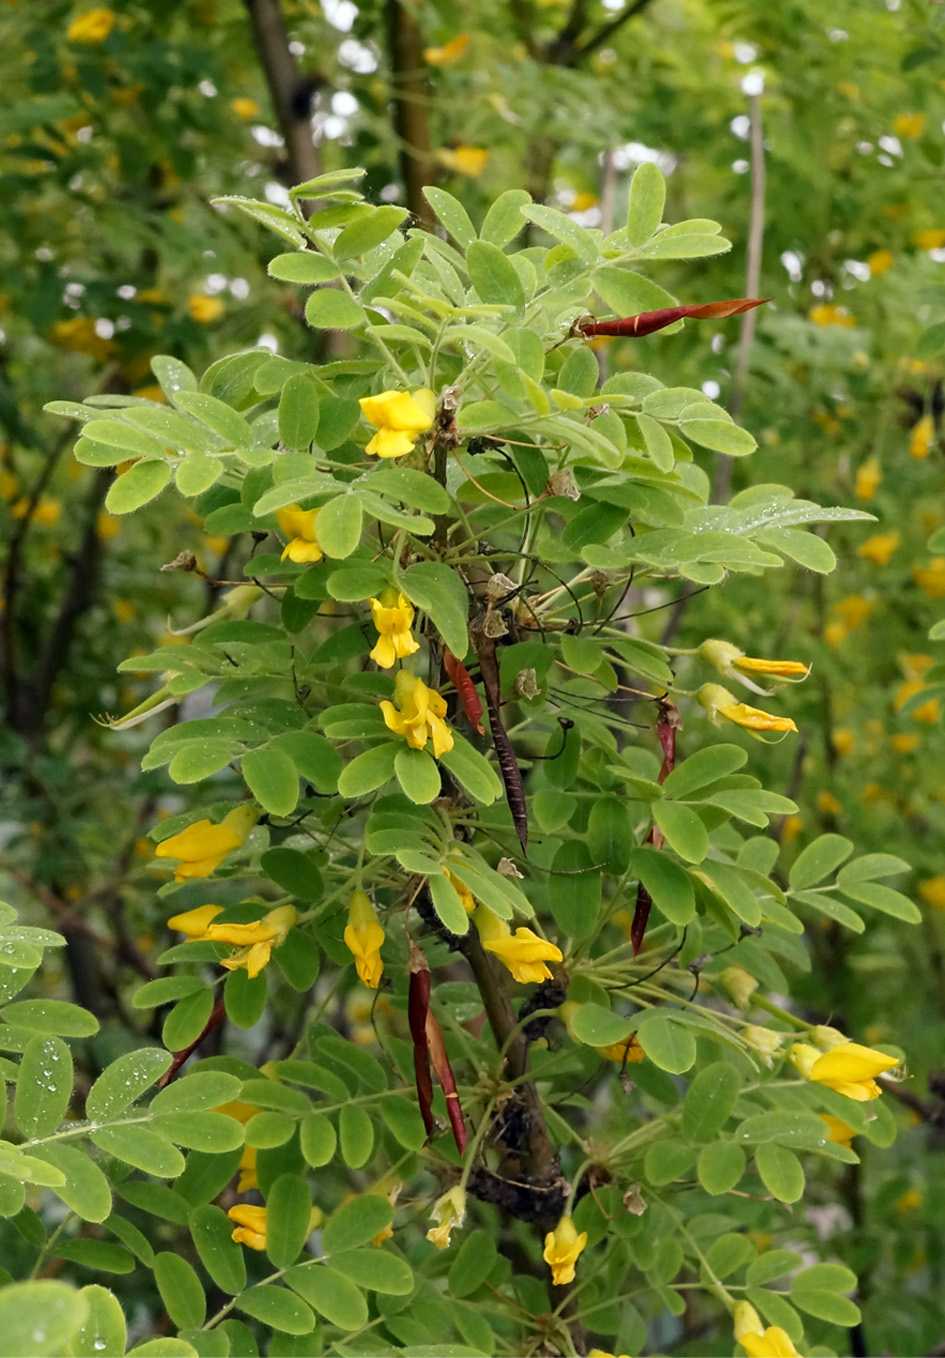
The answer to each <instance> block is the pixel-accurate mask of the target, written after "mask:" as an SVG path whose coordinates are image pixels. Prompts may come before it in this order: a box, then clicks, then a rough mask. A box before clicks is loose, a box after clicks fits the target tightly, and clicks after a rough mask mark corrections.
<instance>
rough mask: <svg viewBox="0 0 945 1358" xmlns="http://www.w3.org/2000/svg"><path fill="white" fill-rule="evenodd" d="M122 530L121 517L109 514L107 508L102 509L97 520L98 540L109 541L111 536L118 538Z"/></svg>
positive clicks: (96, 532)
mask: <svg viewBox="0 0 945 1358" xmlns="http://www.w3.org/2000/svg"><path fill="white" fill-rule="evenodd" d="M120 532H121V519H118V518H116V517H115V515H114V514H109V512H108V510H107V509H100V510H99V512H98V518H97V519H96V520H95V536H96V537H97V538H98V540H99V541H100V542H108V541H109V540H110V539H111V538H116V537H117V536H118V534H119V533H120Z"/></svg>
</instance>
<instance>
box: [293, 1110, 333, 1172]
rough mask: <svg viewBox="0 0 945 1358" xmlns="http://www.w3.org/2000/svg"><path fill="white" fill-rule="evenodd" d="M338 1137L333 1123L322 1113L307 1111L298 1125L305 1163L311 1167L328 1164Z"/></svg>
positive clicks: (315, 1167)
mask: <svg viewBox="0 0 945 1358" xmlns="http://www.w3.org/2000/svg"><path fill="white" fill-rule="evenodd" d="M337 1143H338V1137H337V1135H336V1133H335V1128H334V1125H333V1124H332V1123H331V1122H330V1121H329V1119H328V1118H327V1117H326V1116H325V1114H324V1113H309V1114H308V1116H307V1117H304V1118H303V1119H302V1122H301V1125H300V1127H299V1144H300V1146H301V1150H302V1154H303V1155H304V1156H305V1160H306V1163H307V1164H310V1165H311V1166H312V1168H313V1169H320V1168H321V1167H322V1165H327V1164H330V1163H331V1161H332V1159H333V1158H334V1155H335V1147H336V1146H337Z"/></svg>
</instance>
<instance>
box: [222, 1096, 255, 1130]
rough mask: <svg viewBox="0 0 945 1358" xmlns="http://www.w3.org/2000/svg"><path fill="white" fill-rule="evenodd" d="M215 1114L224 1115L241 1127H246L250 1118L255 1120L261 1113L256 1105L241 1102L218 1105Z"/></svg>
mask: <svg viewBox="0 0 945 1358" xmlns="http://www.w3.org/2000/svg"><path fill="white" fill-rule="evenodd" d="M213 1111H214V1112H215V1113H222V1114H223V1115H224V1116H225V1117H228V1118H234V1119H235V1120H236V1121H237V1122H238V1123H240V1125H241V1126H243V1127H245V1126H246V1123H247V1122H249V1120H250V1118H254V1117H255V1116H256V1114H257V1113H259V1112H261V1111H262V1110H261V1109H260V1108H257V1107H256V1105H255V1104H254V1103H240V1102H239V1100H236V1101H234V1102H233V1103H221V1104H218V1105H217V1107H216V1108H214V1110H213Z"/></svg>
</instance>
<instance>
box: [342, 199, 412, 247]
mask: <svg viewBox="0 0 945 1358" xmlns="http://www.w3.org/2000/svg"><path fill="white" fill-rule="evenodd" d="M406 216H407V209H406V208H405V207H393V206H387V207H376V208H372V209H371V211H370V212H368V213H365V214H364V216H359V217H356V218H355V219H354V221H353V222H351V223H350V224H349V225H348V226H346V227H345V228H344V230H343V231H342V232H341V234H340V235H339V236H338V237H337V238H336V239H335V241H334V243H333V244H332V247H331V252H332V254H333V255H334V257H335V259H338V260H342V259H353V258H354V256H355V255H363V254H366V253H367V251H368V250H373V249H374V247H375V246H377V245H382V244H383V242H384V241H386V240H387V238H388V236H392V235H393V234H394V232H395V231H396V230H397V228H398V227H399V226H400V224H401V222H402V221H403V220H404V218H405V217H406Z"/></svg>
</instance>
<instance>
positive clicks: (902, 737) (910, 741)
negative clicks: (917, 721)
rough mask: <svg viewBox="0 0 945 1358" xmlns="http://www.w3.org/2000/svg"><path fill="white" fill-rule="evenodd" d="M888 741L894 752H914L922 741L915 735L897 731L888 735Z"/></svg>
mask: <svg viewBox="0 0 945 1358" xmlns="http://www.w3.org/2000/svg"><path fill="white" fill-rule="evenodd" d="M889 743H890V745H891V746H892V747H893V749H894V750H895V751H896V754H915V752H916V750H917V749H918V748H919V745H920V744H921V743H922V742H921V740H920V738H919V736H917V735H914V734H913V735H906V734H905V733H904V732H901V731H899V732H897V733H896V735H894V736H890V738H889Z"/></svg>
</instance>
